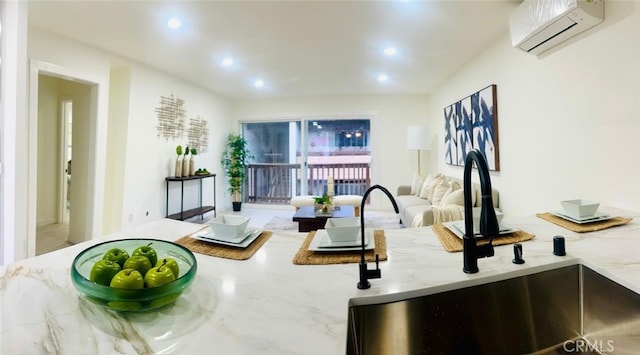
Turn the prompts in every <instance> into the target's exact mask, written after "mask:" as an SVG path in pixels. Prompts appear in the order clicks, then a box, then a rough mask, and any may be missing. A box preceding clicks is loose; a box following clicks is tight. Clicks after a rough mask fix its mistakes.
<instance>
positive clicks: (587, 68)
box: [430, 1, 640, 217]
mask: <svg viewBox="0 0 640 355" xmlns="http://www.w3.org/2000/svg"><path fill="white" fill-rule="evenodd" d="M605 4H606V6H605V14H606V15H605V16H606V19H605V21H604V23H602V24H600V25H599V26H597V27H594V28H593V29H591V30H589V31H588V32H585V33H583V34H581V35H580V36H579V38H574V39H572V40H570V41H569V42H568V43H565V44H563V45H561V46H560V47H556V48H554V49H553V50H552V51H553V52H551V53H545V55H543V56H541V57H539V58H537V57H535V56H533V55H530V54H527V53H524V52H522V51H520V50H518V49H515V48H512V47H511V45H510V41H509V38H508V36H507V35H505V36H503V37H501V38H500V39H499V40H498V41H497V42H496V43H495V44H494V45H492V46H491V47H489V48H487V50H486V51H485V52H483V53H482V54H481V55H479V56H478V57H477V58H476V59H474V60H473V61H472V62H471V63H470V64H468V65H467V66H466V67H464V68H462V69H461V70H460V71H459V72H458V73H457V75H455V76H454V77H452V78H450V79H449V80H448V81H447V82H445V83H444V84H443V85H442V87H441V88H440V90H438V91H437V92H436V93H434V94H433V95H432V96H431V97H430V100H431V107H430V112H431V114H430V117H438V119H435V120H433V121H431V128H432V129H433V130H437V131H438V138H437V141H436V144H435V145H434V146H433V149H432V150H431V152H430V158H431V159H432V160H433V161H437V162H438V166H439V167H440V169H441V170H443V171H444V172H445V173H447V174H450V175H456V176H459V177H461V176H462V168H459V167H452V166H448V165H445V164H444V159H443V154H444V153H443V149H442V142H443V139H444V138H443V135H442V130H443V125H444V120H443V109H444V107H445V106H448V105H450V104H452V103H453V102H455V101H457V100H459V99H461V98H464V97H465V96H467V95H469V94H471V93H473V92H475V91H477V90H479V89H481V88H483V87H485V86H487V85H489V84H497V91H498V126H499V128H498V129H499V144H500V165H501V171H500V172H497V173H493V174H492V177H491V178H492V183H493V185H494V187H495V188H497V189H498V190H499V191H500V206H501V207H502V209H503V211H504V212H505V216H506V217H516V216H522V215H531V214H535V213H539V212H547V211H553V210H559V209H561V206H560V203H559V201H561V200H564V199H573V198H583V199H589V200H595V201H599V202H601V204H602V206H603V207H604V206H614V207H618V208H624V209H630V210H634V211H638V210H640V192H639V189H638V187H637V183H638V181H640V165H639V164H638V157H637V152H638V151H640V140H639V139H638V134H639V133H640V113H639V112H640V111H638V109H637V108H636V107H635V106H636V105H637V104H638V102H640V88H639V86H638V83H639V82H640V70H638V58H640V41H638V34H639V33H640V3H638V2H633V1H628V2H627V1H623V2H620V1H616V2H613V1H607V2H605Z"/></svg>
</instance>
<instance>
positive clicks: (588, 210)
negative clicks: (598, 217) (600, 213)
mask: <svg viewBox="0 0 640 355" xmlns="http://www.w3.org/2000/svg"><path fill="white" fill-rule="evenodd" d="M560 204H561V205H562V208H564V211H565V214H566V215H567V216H569V217H572V218H584V217H591V216H593V215H595V214H596V211H597V210H598V207H600V203H598V202H593V201H587V200H565V201H560Z"/></svg>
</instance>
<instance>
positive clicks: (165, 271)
mask: <svg viewBox="0 0 640 355" xmlns="http://www.w3.org/2000/svg"><path fill="white" fill-rule="evenodd" d="M175 279H176V277H175V276H174V274H173V271H172V270H171V269H170V268H169V267H168V266H166V265H165V264H162V265H160V266H156V267H152V268H151V270H149V271H148V272H147V274H146V275H144V285H145V286H146V287H158V286H162V285H166V284H168V283H169V282H172V281H174V280H175Z"/></svg>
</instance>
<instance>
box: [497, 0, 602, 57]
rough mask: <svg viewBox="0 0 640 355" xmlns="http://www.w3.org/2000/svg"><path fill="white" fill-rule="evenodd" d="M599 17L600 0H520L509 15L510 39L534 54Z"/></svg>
mask: <svg viewBox="0 0 640 355" xmlns="http://www.w3.org/2000/svg"><path fill="white" fill-rule="evenodd" d="M603 19H604V0H524V1H523V2H522V4H520V5H519V6H518V7H517V8H516V9H515V11H514V12H513V13H512V14H511V15H510V16H509V30H510V33H511V42H512V44H513V46H514V47H518V48H520V49H522V50H523V51H525V52H529V53H531V54H536V55H538V54H540V53H542V52H544V51H546V50H547V49H550V48H551V47H553V46H555V45H557V44H559V43H561V42H563V41H565V40H567V39H569V38H571V37H573V36H575V35H577V34H579V33H580V32H583V31H586V30H587V29H589V28H591V27H593V26H595V25H597V24H599V23H600V22H602V20H603Z"/></svg>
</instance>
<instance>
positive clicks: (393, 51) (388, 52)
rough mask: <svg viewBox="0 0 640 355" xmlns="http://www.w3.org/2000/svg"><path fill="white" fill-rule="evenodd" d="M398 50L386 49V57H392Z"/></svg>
mask: <svg viewBox="0 0 640 355" xmlns="http://www.w3.org/2000/svg"><path fill="white" fill-rule="evenodd" d="M396 52H397V50H396V49H395V48H394V47H387V48H385V49H384V55H388V56H392V55H394V54H396Z"/></svg>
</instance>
